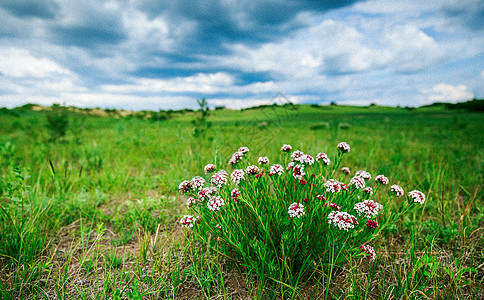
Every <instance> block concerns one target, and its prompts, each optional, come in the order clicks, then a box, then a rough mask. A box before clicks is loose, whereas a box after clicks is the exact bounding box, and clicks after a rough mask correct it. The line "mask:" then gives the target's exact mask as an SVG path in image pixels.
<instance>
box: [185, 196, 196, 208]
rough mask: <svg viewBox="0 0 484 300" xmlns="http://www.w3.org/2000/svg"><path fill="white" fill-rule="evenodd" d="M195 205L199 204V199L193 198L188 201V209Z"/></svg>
mask: <svg viewBox="0 0 484 300" xmlns="http://www.w3.org/2000/svg"><path fill="white" fill-rule="evenodd" d="M195 203H197V199H195V198H193V197H190V198H188V199H187V207H188V208H190V207H191V206H192V205H194V204H195Z"/></svg>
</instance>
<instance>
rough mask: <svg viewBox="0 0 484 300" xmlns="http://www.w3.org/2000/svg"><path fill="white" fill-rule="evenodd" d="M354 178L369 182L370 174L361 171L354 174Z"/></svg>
mask: <svg viewBox="0 0 484 300" xmlns="http://www.w3.org/2000/svg"><path fill="white" fill-rule="evenodd" d="M355 176H359V177H361V178H363V179H365V180H369V179H371V174H370V173H368V172H366V171H363V170H358V171H356V172H355Z"/></svg>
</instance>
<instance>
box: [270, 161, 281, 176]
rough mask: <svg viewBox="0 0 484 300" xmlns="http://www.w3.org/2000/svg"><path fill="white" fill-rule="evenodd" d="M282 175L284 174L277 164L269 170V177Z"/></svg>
mask: <svg viewBox="0 0 484 300" xmlns="http://www.w3.org/2000/svg"><path fill="white" fill-rule="evenodd" d="M282 173H284V168H283V167H282V166H281V165H279V164H274V165H272V166H271V168H270V169H269V175H274V174H277V175H279V176H280V175H282Z"/></svg>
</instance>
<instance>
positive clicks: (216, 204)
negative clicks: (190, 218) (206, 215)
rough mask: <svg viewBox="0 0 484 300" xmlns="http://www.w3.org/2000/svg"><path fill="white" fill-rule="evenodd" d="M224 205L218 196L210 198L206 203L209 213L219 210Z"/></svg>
mask: <svg viewBox="0 0 484 300" xmlns="http://www.w3.org/2000/svg"><path fill="white" fill-rule="evenodd" d="M224 205H225V201H224V199H222V198H221V197H220V196H212V197H210V198H209V200H208V202H207V207H208V209H209V210H211V211H216V210H220V208H221V207H222V206H224Z"/></svg>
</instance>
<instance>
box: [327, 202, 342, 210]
mask: <svg viewBox="0 0 484 300" xmlns="http://www.w3.org/2000/svg"><path fill="white" fill-rule="evenodd" d="M329 207H331V208H332V209H334V210H341V206H339V205H338V204H336V203H330V204H329Z"/></svg>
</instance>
